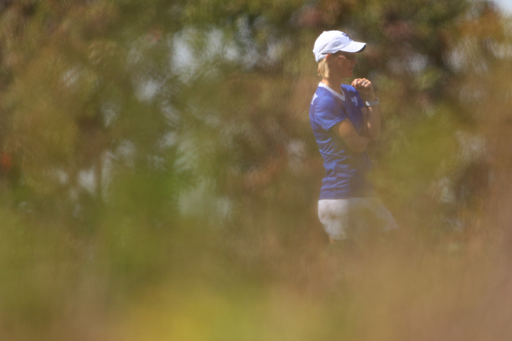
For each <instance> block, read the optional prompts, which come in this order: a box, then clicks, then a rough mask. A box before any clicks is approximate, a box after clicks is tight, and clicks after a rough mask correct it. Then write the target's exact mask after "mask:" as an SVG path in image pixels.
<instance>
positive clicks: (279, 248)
mask: <svg viewBox="0 0 512 341" xmlns="http://www.w3.org/2000/svg"><path fill="white" fill-rule="evenodd" d="M0 11H1V12H0V96H1V97H0V98H1V101H0V123H1V125H0V151H1V155H0V156H1V157H0V171H1V179H0V188H1V191H2V194H1V196H0V197H1V200H0V201H1V203H0V209H1V210H2V212H4V214H3V215H5V217H6V219H5V220H4V222H3V223H2V224H1V225H2V234H3V239H5V240H6V242H5V243H7V244H9V243H11V244H12V245H11V246H9V247H7V249H6V250H5V252H6V253H7V255H8V256H6V257H7V258H9V257H10V258H9V259H15V260H16V261H15V264H17V268H18V269H15V267H13V265H9V264H4V266H7V267H12V269H11V268H9V269H11V270H9V271H11V272H12V273H13V276H14V278H18V279H20V280H21V278H23V274H22V272H23V271H28V273H30V274H32V272H30V271H33V270H31V269H33V268H35V267H39V266H41V264H44V266H46V267H48V268H49V269H53V270H54V271H55V276H56V277H57V278H58V279H59V280H60V282H59V283H60V284H59V285H61V287H59V285H57V286H54V285H53V284H52V283H53V282H52V281H53V280H54V279H55V277H53V276H52V278H47V279H45V280H42V282H39V284H40V285H38V286H34V285H33V284H27V287H24V290H25V291H27V292H30V293H31V295H32V296H29V298H27V299H24V300H25V301H23V302H22V303H20V302H19V301H18V300H17V299H8V298H9V297H10V298H12V297H15V295H14V296H13V292H15V291H13V290H15V288H13V287H10V286H8V285H7V284H6V285H4V286H3V287H0V302H4V307H7V308H4V309H14V307H16V310H15V313H14V315H15V316H14V317H13V319H15V320H16V319H17V317H16V316H25V314H28V311H33V309H34V306H35V305H36V304H35V303H34V302H38V303H37V305H38V307H40V310H36V311H35V312H34V313H33V314H32V316H33V319H34V320H35V321H41V320H39V319H40V318H42V317H44V316H46V315H47V310H46V309H47V303H45V301H44V299H43V297H44V296H45V295H48V293H50V295H54V296H52V297H55V296H58V295H64V296H66V295H68V296H69V295H71V296H72V295H73V293H75V294H76V293H77V292H80V290H84V289H83V287H81V286H80V285H78V284H77V285H76V286H73V285H71V284H70V283H71V282H72V279H73V278H81V279H82V280H83V281H84V280H86V279H87V278H90V276H93V275H92V274H94V276H96V277H94V276H93V277H94V278H96V279H98V278H99V279H98V281H97V283H102V284H96V285H97V286H98V288H97V291H94V290H96V289H91V291H93V292H94V293H97V292H99V291H101V292H102V293H103V295H104V296H102V297H103V298H102V299H103V301H102V302H103V304H105V305H109V302H110V301H109V300H111V299H112V298H111V297H118V296H119V297H120V298H119V300H123V299H124V298H123V297H124V296H123V295H125V294H126V293H127V292H131V291H130V290H132V289H133V288H136V287H138V286H139V285H147V284H148V283H152V281H155V280H156V279H157V278H160V277H161V276H172V275H173V274H175V273H178V272H179V273H187V274H189V275H191V274H192V273H194V271H193V269H190V268H191V267H201V266H199V265H198V264H199V263H200V261H199V260H198V259H199V258H200V256H199V255H198V254H197V252H194V250H195V251H198V250H203V251H204V252H206V254H208V252H213V253H214V254H215V255H217V256H215V257H220V256H218V255H219V254H222V255H223V256H222V257H225V261H226V262H227V261H228V260H229V261H233V262H235V263H236V262H239V263H237V264H238V265H235V268H236V269H238V270H239V271H240V272H244V271H249V270H247V267H248V266H249V265H250V264H254V262H258V261H261V262H263V263H265V262H267V263H265V267H264V268H265V269H268V268H270V269H272V264H273V259H275V258H276V257H277V258H279V257H290V258H292V257H293V256H294V255H298V254H301V253H302V252H303V248H304V247H306V245H308V244H310V243H312V241H320V242H321V241H322V240H323V238H324V236H323V234H322V231H321V227H319V223H318V221H317V218H316V212H315V210H316V201H317V195H318V191H319V188H320V183H321V178H322V172H323V169H322V164H321V159H320V155H319V153H318V150H317V146H316V144H315V141H314V139H313V136H312V134H311V132H310V127H309V119H308V110H309V101H310V99H311V96H312V94H313V92H314V89H315V87H316V84H317V83H318V81H319V78H318V76H317V75H316V65H315V62H314V58H313V54H312V52H311V50H312V46H313V43H314V41H315V39H316V37H317V36H318V35H319V34H320V33H321V32H322V31H324V30H331V29H340V30H343V31H345V32H347V33H348V34H349V35H351V36H352V38H354V39H355V40H359V41H365V42H367V43H368V48H367V49H366V50H365V52H364V53H363V54H361V57H360V58H359V59H358V64H357V66H356V71H355V75H356V77H368V78H370V79H371V80H373V81H374V83H375V84H376V86H377V88H378V97H379V98H380V101H381V103H382V111H383V123H384V133H383V136H382V138H381V140H380V141H379V142H378V143H375V144H374V145H373V146H372V147H371V158H372V160H373V162H374V164H375V165H376V166H375V169H376V171H375V173H374V174H373V178H374V182H375V184H376V187H377V190H378V193H379V196H380V197H382V198H383V201H385V202H386V205H387V206H389V207H390V209H391V211H392V212H393V213H394V215H395V216H396V218H397V220H398V221H399V224H400V225H401V226H403V228H404V229H407V230H411V231H415V232H414V233H418V234H419V235H421V236H427V237H429V238H430V237H432V236H434V237H438V236H439V235H447V234H449V233H452V232H454V231H455V232H458V233H462V234H465V237H468V234H470V233H473V232H474V231H482V230H486V231H487V230H488V229H490V228H491V226H489V225H486V222H489V221H491V220H486V219H488V218H489V217H492V216H493V212H495V211H494V210H496V209H497V208H498V207H501V206H499V205H497V204H496V203H499V202H503V198H504V197H503V196H506V193H507V191H506V188H505V186H504V185H503V184H504V182H503V179H505V178H506V176H507V174H508V173H507V172H509V171H510V170H511V164H510V147H509V144H507V142H506V141H507V137H508V130H509V129H510V124H511V123H512V120H511V114H510V109H509V108H510V104H511V89H512V87H511V84H510V77H509V75H510V74H512V73H511V68H512V63H511V59H512V44H511V30H510V28H511V26H510V25H511V24H510V18H507V17H504V16H502V14H500V13H499V11H498V10H497V8H496V7H495V6H494V5H493V3H491V2H486V1H469V0H451V1H441V0H400V1H379V0H365V1H354V0H318V1H305V0H273V1H268V0H264V1H255V0H230V1H220V0H200V1H199V0H189V1H180V0H146V1H135V0H66V1H64V0H46V1H42V0H16V1H14V0H1V1H0ZM493 195H494V196H493ZM493 200H494V201H493ZM495 204H496V205H495ZM48 248H50V249H51V252H48ZM219 248H220V249H221V250H222V251H219ZM263 249H264V250H265V251H264V252H265V253H267V254H266V257H267V258H265V260H262V259H261V253H262V250H263ZM28 250H32V251H28ZM206 250H210V251H206ZM283 250H287V252H289V255H287V256H285V255H283ZM27 253H29V254H30V256H28V255H27ZM222 257H220V258H222ZM62 258H66V259H76V260H77V261H76V262H75V263H69V264H68V263H66V264H68V265H65V264H64V265H62V264H63V263H60V262H61V259H62ZM184 259H187V261H184ZM222 259H224V258H222ZM233 259H236V261H234V260H233ZM80 262H83V263H80ZM91 262H92V263H91ZM187 262H189V263H187ZM56 263H58V264H61V266H64V267H66V266H69V267H70V270H69V271H62V272H61V271H59V270H58V269H61V268H58V269H57V268H56V267H55V265H54V264H56ZM77 264H78V265H77ZM84 264H86V265H84ZM87 264H89V265H87ZM90 264H93V265H90ZM190 264H194V265H190ZM230 264H231V263H230ZM232 265H233V264H232ZM237 266H239V267H237ZM23 269H25V270H23ZM217 270H218V269H217ZM20 271H21V272H20ZM34 271H35V270H34ZM252 275H254V274H252ZM256 275H257V274H256ZM16 276H18V277H16ZM191 276H192V275H191ZM45 281H46V282H45ZM68 285H69V286H71V287H72V288H74V289H70V291H69V292H68V293H64V294H63V293H62V291H61V290H60V289H62V288H64V287H68ZM100 288H102V289H101V290H100ZM102 290H104V291H102ZM91 295H94V294H91ZM116 295H118V296H116ZM64 296H63V298H62V299H61V301H58V300H57V303H55V301H54V302H53V303H52V304H53V305H56V306H58V307H57V308H55V309H56V311H58V312H61V311H64V310H65V308H63V307H64V306H65V304H64V303H63V302H65V301H66V299H65V297H64ZM66 297H67V296H66ZM114 300H115V299H114ZM9 302H10V303H9ZM59 302H61V303H59ZM59 304H61V305H59ZM24 309H25V310H24ZM59 309H61V310H59ZM91 309H92V308H91ZM6 311H8V310H6ZM16 314H19V315H16ZM51 316H53V315H51ZM47 318H48V317H47ZM43 320H44V319H43ZM44 321H46V320H44ZM44 321H43V322H40V323H41V326H44V328H50V327H49V325H48V324H47V323H46V322H44ZM42 328H43V327H42ZM12 333H13V334H12V335H18V334H16V332H15V331H12ZM10 335H11V334H10ZM49 335H55V334H49ZM13 339H14V338H13ZM20 339H21V338H20Z"/></svg>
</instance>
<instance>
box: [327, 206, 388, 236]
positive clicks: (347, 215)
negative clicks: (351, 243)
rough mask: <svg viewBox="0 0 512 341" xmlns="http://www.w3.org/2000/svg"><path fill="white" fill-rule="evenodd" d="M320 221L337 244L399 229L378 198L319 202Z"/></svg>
mask: <svg viewBox="0 0 512 341" xmlns="http://www.w3.org/2000/svg"><path fill="white" fill-rule="evenodd" d="M318 217H319V218H320V222H321V223H322V224H323V226H324V230H325V232H327V234H328V235H329V237H331V238H332V239H334V240H342V239H346V238H351V237H353V236H357V235H360V234H366V233H368V232H370V231H374V230H378V231H389V230H393V229H396V228H398V225H397V224H396V222H395V219H394V218H393V215H392V214H391V212H389V211H388V209H387V208H386V207H385V206H384V205H383V204H382V203H381V202H380V200H379V199H377V198H376V197H367V198H349V199H322V200H319V201H318Z"/></svg>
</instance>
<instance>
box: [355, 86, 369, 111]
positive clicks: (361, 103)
mask: <svg viewBox="0 0 512 341" xmlns="http://www.w3.org/2000/svg"><path fill="white" fill-rule="evenodd" d="M355 93H356V96H357V107H358V108H365V107H366V106H365V105H364V101H363V99H362V98H361V95H360V94H359V91H357V90H355Z"/></svg>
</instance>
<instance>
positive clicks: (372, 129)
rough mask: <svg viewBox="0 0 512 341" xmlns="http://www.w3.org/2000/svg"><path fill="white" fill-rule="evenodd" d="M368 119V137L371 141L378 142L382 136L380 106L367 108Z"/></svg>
mask: <svg viewBox="0 0 512 341" xmlns="http://www.w3.org/2000/svg"><path fill="white" fill-rule="evenodd" d="M367 110H368V117H367V119H366V126H367V132H368V137H369V138H370V139H371V140H377V139H378V138H379V136H380V108H379V106H378V105H375V106H371V107H367Z"/></svg>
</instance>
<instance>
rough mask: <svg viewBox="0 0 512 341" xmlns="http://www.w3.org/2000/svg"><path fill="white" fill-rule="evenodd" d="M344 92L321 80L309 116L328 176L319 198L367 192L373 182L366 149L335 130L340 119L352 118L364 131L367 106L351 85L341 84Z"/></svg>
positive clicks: (355, 124)
mask: <svg viewBox="0 0 512 341" xmlns="http://www.w3.org/2000/svg"><path fill="white" fill-rule="evenodd" d="M341 90H342V92H343V95H340V94H339V93H337V92H335V91H334V90H332V89H331V88H329V87H328V86H327V85H325V84H323V83H320V84H319V85H318V88H317V90H316V92H315V94H314V96H313V99H312V101H311V105H310V107H309V120H310V123H311V128H312V129H313V134H314V135H315V138H316V142H317V144H318V147H319V149H320V154H321V155H322V157H323V159H324V168H325V176H324V179H323V181H322V189H321V191H320V199H345V198H354V197H364V196H367V195H368V194H369V193H370V192H371V190H372V185H371V183H370V182H369V180H368V179H367V172H368V171H369V170H370V169H371V162H370V160H369V158H368V155H367V154H366V152H364V153H356V152H353V151H352V150H350V149H349V148H348V146H347V145H346V143H345V142H344V141H343V140H342V139H341V138H340V137H339V136H338V135H337V134H336V133H335V132H334V131H332V130H330V129H331V128H332V127H333V126H334V125H336V124H337V123H339V122H341V121H343V120H346V119H349V120H350V122H351V123H352V125H353V126H354V128H355V130H356V132H357V133H361V131H362V129H363V124H364V117H363V113H362V111H361V108H363V107H364V103H363V100H362V98H361V96H360V95H359V92H358V91H357V90H356V89H355V88H354V87H352V86H350V85H345V84H343V85H342V86H341Z"/></svg>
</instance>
